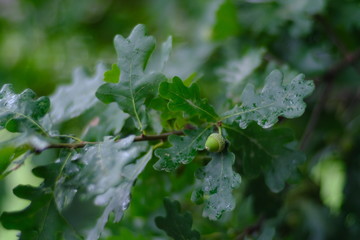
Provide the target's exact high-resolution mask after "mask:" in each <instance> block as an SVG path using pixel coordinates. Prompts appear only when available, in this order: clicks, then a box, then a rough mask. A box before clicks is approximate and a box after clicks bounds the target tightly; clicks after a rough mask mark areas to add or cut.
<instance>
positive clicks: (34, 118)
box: [0, 84, 50, 134]
mask: <svg viewBox="0 0 360 240" xmlns="http://www.w3.org/2000/svg"><path fill="white" fill-rule="evenodd" d="M35 97H36V94H35V93H34V92H33V91H32V90H30V89H26V90H25V91H23V92H22V93H20V94H16V93H14V91H13V89H12V85H11V84H5V85H4V86H3V87H2V88H1V90H0V129H3V128H5V127H6V129H7V130H9V131H11V132H33V131H37V132H41V133H45V134H46V131H45V130H44V128H43V127H42V126H41V125H40V120H41V118H43V117H44V116H45V114H46V113H47V112H48V110H49V107H50V100H49V98H48V97H40V98H38V99H35Z"/></svg>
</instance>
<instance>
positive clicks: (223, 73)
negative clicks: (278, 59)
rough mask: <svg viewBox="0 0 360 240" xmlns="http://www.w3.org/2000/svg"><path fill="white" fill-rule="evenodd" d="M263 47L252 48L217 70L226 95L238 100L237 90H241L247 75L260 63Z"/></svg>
mask: <svg viewBox="0 0 360 240" xmlns="http://www.w3.org/2000/svg"><path fill="white" fill-rule="evenodd" d="M264 53H265V49H263V48H261V49H252V50H250V51H248V52H247V53H246V54H245V55H244V56H242V57H241V58H240V59H233V60H230V61H228V62H227V63H226V65H225V66H224V67H222V68H220V69H219V70H218V71H217V74H218V75H219V77H220V79H221V81H223V82H224V83H225V85H226V96H227V97H228V98H231V99H232V100H233V101H235V102H238V101H239V98H240V96H239V91H243V90H244V87H245V85H246V83H247V82H248V81H247V80H248V78H249V76H251V75H252V74H253V73H254V71H255V70H256V69H257V68H258V67H259V66H260V65H261V63H262V58H263V55H264Z"/></svg>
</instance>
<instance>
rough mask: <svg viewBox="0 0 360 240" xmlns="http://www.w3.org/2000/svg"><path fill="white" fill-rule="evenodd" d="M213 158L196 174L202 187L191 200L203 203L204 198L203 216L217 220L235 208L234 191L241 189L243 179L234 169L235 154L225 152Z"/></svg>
mask: <svg viewBox="0 0 360 240" xmlns="http://www.w3.org/2000/svg"><path fill="white" fill-rule="evenodd" d="M211 157H212V160H211V161H210V162H209V163H208V164H207V165H206V166H205V167H203V168H201V169H199V170H198V171H197V172H196V174H195V175H196V178H197V179H199V180H200V181H199V182H200V183H199V184H198V185H200V186H199V187H197V189H196V190H195V191H194V192H193V194H192V196H191V200H192V201H194V202H201V199H202V198H204V199H205V207H204V210H203V216H204V217H208V218H209V219H211V220H216V219H219V218H220V217H221V215H222V214H223V213H224V212H229V211H232V210H233V209H234V208H235V199H234V197H233V196H232V190H233V189H235V188H237V187H239V185H240V182H241V178H240V175H239V174H238V173H236V172H234V170H233V168H232V165H233V164H234V161H235V155H234V154H233V153H231V152H229V151H227V150H225V151H222V152H220V153H215V154H211Z"/></svg>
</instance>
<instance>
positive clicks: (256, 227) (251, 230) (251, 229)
mask: <svg viewBox="0 0 360 240" xmlns="http://www.w3.org/2000/svg"><path fill="white" fill-rule="evenodd" d="M264 221H265V218H264V216H261V217H260V218H259V220H258V221H257V222H256V223H255V224H254V225H251V226H249V227H247V228H245V229H244V231H242V233H240V234H239V235H238V236H237V237H236V240H243V239H245V237H246V236H249V235H252V234H254V233H256V232H260V230H261V228H262V225H263V224H264Z"/></svg>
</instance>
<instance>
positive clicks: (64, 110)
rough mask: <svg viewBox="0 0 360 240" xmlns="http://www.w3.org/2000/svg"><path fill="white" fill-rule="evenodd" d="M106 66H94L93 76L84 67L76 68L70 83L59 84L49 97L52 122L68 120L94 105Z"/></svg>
mask: <svg viewBox="0 0 360 240" xmlns="http://www.w3.org/2000/svg"><path fill="white" fill-rule="evenodd" d="M105 70H106V68H105V66H104V65H103V64H99V65H97V66H96V71H95V73H94V75H93V76H89V75H88V74H87V73H86V72H85V71H84V69H81V68H78V69H76V70H75V71H74V73H73V77H72V79H73V81H72V83H71V84H70V85H65V86H60V87H58V88H57V90H56V92H55V93H54V94H53V95H52V96H51V97H50V100H51V103H52V105H51V112H50V115H51V120H52V121H53V122H54V123H59V122H62V121H66V120H69V119H71V118H74V117H77V116H79V115H81V114H82V113H84V112H85V111H86V110H88V109H89V108H91V107H92V106H94V105H95V104H96V103H97V102H98V100H97V99H96V97H95V92H96V89H97V88H98V87H99V86H100V85H101V84H102V80H103V75H104V72H105Z"/></svg>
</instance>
